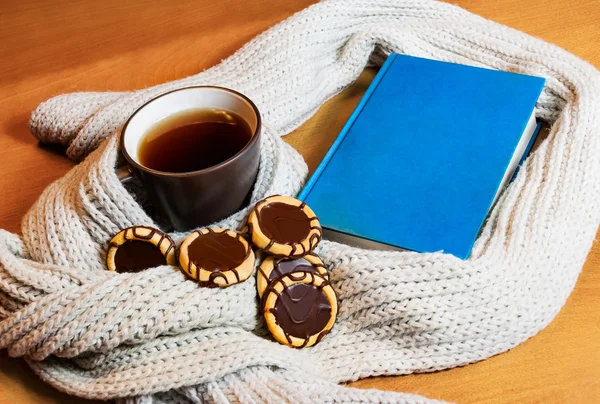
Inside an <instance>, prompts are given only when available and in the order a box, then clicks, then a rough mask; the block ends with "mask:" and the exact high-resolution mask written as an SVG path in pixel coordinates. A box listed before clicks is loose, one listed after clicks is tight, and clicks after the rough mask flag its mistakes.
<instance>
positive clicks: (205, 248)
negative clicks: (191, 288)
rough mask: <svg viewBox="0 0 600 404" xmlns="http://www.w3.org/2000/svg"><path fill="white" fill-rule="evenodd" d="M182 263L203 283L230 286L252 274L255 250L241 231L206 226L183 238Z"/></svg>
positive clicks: (183, 268)
mask: <svg viewBox="0 0 600 404" xmlns="http://www.w3.org/2000/svg"><path fill="white" fill-rule="evenodd" d="M179 266H180V267H181V270H182V271H183V272H184V273H185V274H186V275H188V276H189V277H191V278H192V279H195V280H196V281H198V283H199V284H200V285H202V286H207V287H216V286H219V287H227V286H231V285H235V284H236V283H239V282H243V281H245V280H246V279H248V278H249V277H250V275H252V272H253V271H254V251H252V248H250V245H249V244H248V242H247V241H246V240H245V239H244V238H243V237H242V236H240V235H239V234H238V233H235V232H233V231H231V230H227V229H220V228H216V227H212V228H208V227H207V228H203V229H200V230H196V231H195V232H193V233H192V234H190V235H189V236H188V237H187V238H186V239H185V240H183V243H182V244H181V247H179Z"/></svg>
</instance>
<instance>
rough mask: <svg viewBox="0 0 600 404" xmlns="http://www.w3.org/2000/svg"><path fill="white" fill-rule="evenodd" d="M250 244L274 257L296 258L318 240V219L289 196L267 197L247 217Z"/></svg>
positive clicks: (319, 228) (319, 237)
mask: <svg viewBox="0 0 600 404" xmlns="http://www.w3.org/2000/svg"><path fill="white" fill-rule="evenodd" d="M248 229H249V231H250V234H251V236H252V243H253V244H254V245H255V246H256V247H258V248H260V249H262V250H264V251H265V252H266V253H268V254H271V255H274V256H276V257H289V258H298V257H302V256H304V255H306V253H308V252H309V251H312V250H313V249H314V248H315V247H316V245H317V244H318V243H319V241H320V240H321V235H322V230H321V224H320V223H319V219H318V218H317V217H316V216H315V213H314V212H313V211H312V209H311V208H309V207H308V206H307V205H306V203H304V202H300V201H299V200H297V199H295V198H292V197H290V196H280V195H275V196H270V197H268V198H266V199H264V200H262V201H260V202H258V203H257V204H256V206H255V207H254V209H253V210H252V212H251V213H250V216H249V217H248Z"/></svg>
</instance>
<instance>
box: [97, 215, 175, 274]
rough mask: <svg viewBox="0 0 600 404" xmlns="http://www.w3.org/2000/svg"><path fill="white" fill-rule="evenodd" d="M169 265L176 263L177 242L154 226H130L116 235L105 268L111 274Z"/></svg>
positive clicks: (109, 249)
mask: <svg viewBox="0 0 600 404" xmlns="http://www.w3.org/2000/svg"><path fill="white" fill-rule="evenodd" d="M167 264H168V265H176V264H177V262H176V258H175V243H174V242H173V240H172V239H171V237H169V236H168V235H167V234H165V233H163V232H162V231H160V230H158V229H155V228H152V227H147V226H133V227H128V228H126V229H124V230H121V231H120V232H119V233H117V234H116V235H115V236H114V237H113V238H112V240H110V243H109V245H108V252H107V255H106V266H107V267H108V269H109V270H111V271H117V272H139V271H143V270H144V269H148V268H153V267H158V266H161V265H167Z"/></svg>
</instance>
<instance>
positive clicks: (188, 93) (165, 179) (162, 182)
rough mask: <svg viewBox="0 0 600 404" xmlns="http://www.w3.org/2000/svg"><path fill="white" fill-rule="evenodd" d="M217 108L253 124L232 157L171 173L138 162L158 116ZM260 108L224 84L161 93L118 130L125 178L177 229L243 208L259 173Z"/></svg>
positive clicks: (205, 222) (186, 227)
mask: <svg viewBox="0 0 600 404" xmlns="http://www.w3.org/2000/svg"><path fill="white" fill-rule="evenodd" d="M198 109H218V110H225V111H230V112H234V113H235V114H237V115H238V116H240V117H241V118H242V119H243V120H244V121H245V122H246V123H247V124H248V126H249V127H250V130H251V132H252V136H251V137H250V140H249V141H248V143H247V144H246V145H245V146H244V147H243V148H242V149H241V150H240V151H239V152H238V153H237V154H235V155H234V156H233V157H231V158H229V159H228V160H225V161H222V162H220V163H219V164H216V165H214V166H212V167H208V168H205V169H202V170H199V171H192V172H185V173H171V172H163V171H157V170H153V169H151V168H148V167H145V166H144V165H142V164H141V163H140V159H139V147H140V144H141V140H142V139H143V138H144V135H146V133H147V132H148V131H149V130H150V128H152V127H153V126H154V125H156V124H157V123H158V122H159V121H161V120H163V119H165V118H168V117H170V116H173V115H175V114H180V113H182V112H185V111H188V110H198ZM260 133H261V120H260V113H259V112H258V109H257V108H256V105H254V103H253V102H252V101H251V100H250V99H248V98H247V97H246V96H244V95H243V94H240V93H238V92H236V91H233V90H230V89H226V88H222V87H208V86H206V87H187V88H182V89H179V90H175V91H171V92H168V93H165V94H162V95H160V96H158V97H156V98H154V99H152V100H150V101H149V102H147V103H146V104H144V105H143V106H141V107H140V108H139V109H138V110H137V111H135V112H134V113H133V115H131V117H130V118H129V119H128V120H127V122H126V123H125V125H124V126H123V128H122V129H121V134H120V147H121V152H122V154H123V156H124V157H125V160H126V162H127V166H125V167H121V168H119V169H118V175H119V178H120V179H121V181H122V182H127V181H128V180H130V179H132V178H133V177H137V178H138V179H139V180H140V182H141V183H142V184H143V186H144V189H145V190H146V192H147V193H148V196H149V198H150V201H151V202H152V205H153V206H154V207H155V208H156V209H157V212H158V214H159V215H161V217H162V218H163V219H165V220H166V221H167V222H168V223H170V225H171V226H172V229H173V230H176V231H185V230H189V229H192V228H195V227H199V226H204V225H208V224H211V223H214V222H215V221H218V220H220V219H223V218H225V217H227V216H229V215H231V214H233V213H235V212H236V211H237V210H239V209H240V208H241V207H242V205H243V203H244V201H245V200H246V197H247V196H248V194H249V192H250V191H251V189H252V186H253V184H254V182H255V180H256V175H257V173H258V164H259V159H260Z"/></svg>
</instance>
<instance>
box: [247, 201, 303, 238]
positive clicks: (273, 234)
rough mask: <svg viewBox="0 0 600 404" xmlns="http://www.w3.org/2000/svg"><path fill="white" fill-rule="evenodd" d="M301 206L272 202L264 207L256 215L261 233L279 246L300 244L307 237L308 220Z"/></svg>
mask: <svg viewBox="0 0 600 404" xmlns="http://www.w3.org/2000/svg"><path fill="white" fill-rule="evenodd" d="M302 207H303V205H302V206H293V205H289V204H287V203H282V202H273V203H269V204H268V205H266V206H264V207H263V208H262V209H261V210H260V212H259V214H258V223H259V224H260V228H261V230H262V232H263V233H264V234H265V236H267V237H268V238H269V239H271V240H272V241H274V242H277V243H281V244H294V243H301V242H302V241H303V240H304V239H306V237H308V235H309V233H310V230H311V225H310V221H311V220H312V219H313V218H310V217H308V216H307V215H306V213H305V212H304V210H302Z"/></svg>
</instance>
